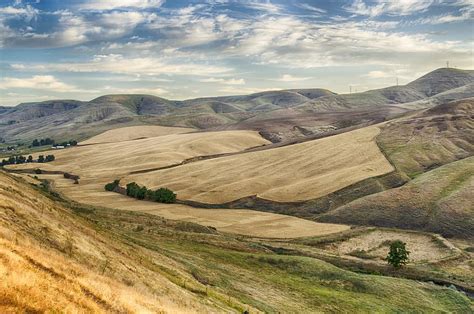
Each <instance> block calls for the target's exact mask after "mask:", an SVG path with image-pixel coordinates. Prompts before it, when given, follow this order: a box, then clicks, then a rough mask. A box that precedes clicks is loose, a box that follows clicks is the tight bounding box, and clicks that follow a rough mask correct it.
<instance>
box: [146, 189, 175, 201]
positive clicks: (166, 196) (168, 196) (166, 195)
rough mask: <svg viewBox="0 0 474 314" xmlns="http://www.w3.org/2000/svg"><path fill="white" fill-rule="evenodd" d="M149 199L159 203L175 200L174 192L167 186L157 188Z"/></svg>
mask: <svg viewBox="0 0 474 314" xmlns="http://www.w3.org/2000/svg"><path fill="white" fill-rule="evenodd" d="M151 195H152V197H151V200H152V201H155V202H160V203H169V204H170V203H174V202H176V193H174V192H173V191H171V190H170V189H167V188H159V189H158V190H156V191H154V192H152V193H151Z"/></svg>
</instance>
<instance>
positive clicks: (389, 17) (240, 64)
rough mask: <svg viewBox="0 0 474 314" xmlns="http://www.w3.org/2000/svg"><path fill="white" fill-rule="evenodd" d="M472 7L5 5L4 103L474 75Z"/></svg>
mask: <svg viewBox="0 0 474 314" xmlns="http://www.w3.org/2000/svg"><path fill="white" fill-rule="evenodd" d="M473 3H474V2H473V1H470V0H399V1H388V0H336V1H316V0H313V1H311V0H306V1H276V0H275V1H258V0H248V1H232V0H211V1H184V0H173V1H171V0H170V1H165V0H70V1H63V0H12V1H5V0H2V2H1V4H0V47H1V48H0V73H1V77H0V105H16V104H18V103H21V102H31V101H42V100H47V99H58V98H61V99H64V98H67V99H80V100H90V99H92V98H95V97H97V96H100V95H103V94H117V93H146V94H153V95H157V96H161V97H165V98H169V99H186V98H195V97H202V96H217V95H229V94H246V93H252V92H258V91H262V90H270V89H286V88H308V87H323V88H328V89H330V90H332V91H335V92H338V93H346V92H348V91H349V86H352V90H353V91H354V90H357V91H364V90H368V89H373V88H379V87H384V86H388V85H394V84H395V82H396V78H398V80H399V82H400V84H404V83H407V82H409V81H410V80H412V79H414V78H416V77H418V76H420V75H422V74H424V73H426V72H428V71H431V70H434V69H436V68H439V67H442V66H445V64H446V61H447V60H449V61H450V64H451V65H452V66H455V67H458V68H464V69H473V68H474V61H473V36H474V24H473V16H474V4H473Z"/></svg>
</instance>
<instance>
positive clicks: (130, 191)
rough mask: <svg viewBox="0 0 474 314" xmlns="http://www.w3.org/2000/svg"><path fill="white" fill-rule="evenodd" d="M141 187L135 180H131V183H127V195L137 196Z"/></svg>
mask: <svg viewBox="0 0 474 314" xmlns="http://www.w3.org/2000/svg"><path fill="white" fill-rule="evenodd" d="M139 189H140V187H139V186H138V184H136V183H135V182H130V183H129V184H127V195H128V196H131V197H135V198H136V197H137V192H138V190H139Z"/></svg>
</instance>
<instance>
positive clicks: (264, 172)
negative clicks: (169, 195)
mask: <svg viewBox="0 0 474 314" xmlns="http://www.w3.org/2000/svg"><path fill="white" fill-rule="evenodd" d="M378 133H379V129H378V128H377V127H375V126H372V127H367V128H362V129H358V130H355V131H351V132H347V133H343V134H339V135H335V136H332V137H328V138H323V139H319V140H313V141H308V142H304V143H299V144H294V145H290V146H284V147H278V148H272V149H268V150H262V151H255V152H248V153H243V154H238V155H233V156H226V157H220V158H216V159H208V160H203V161H198V162H194V163H188V164H185V165H181V166H179V167H174V168H170V169H163V170H156V171H152V172H147V173H138V174H133V175H130V176H127V177H126V178H125V181H126V182H132V181H136V182H137V183H139V184H142V185H145V186H147V187H150V188H157V187H160V186H167V187H169V188H171V189H172V190H174V191H176V192H177V194H178V198H179V199H184V200H191V201H197V202H202V203H213V204H219V203H225V202H230V201H234V200H237V199H240V198H244V197H248V196H253V195H256V196H257V197H260V198H264V199H269V200H273V201H277V202H295V201H301V200H309V199H314V198H317V197H321V196H324V195H326V194H328V193H331V192H334V191H337V190H339V189H341V188H343V187H345V186H348V185H350V184H353V183H356V182H358V181H361V180H363V179H366V178H370V177H373V176H378V175H382V174H385V173H388V172H391V171H392V170H393V168H392V166H391V165H390V163H389V162H388V161H387V160H386V159H385V157H384V156H383V154H382V153H381V152H380V151H379V149H378V147H377V145H376V144H375V141H374V138H375V137H376V136H377V134H378ZM126 182H124V183H123V184H125V183H126Z"/></svg>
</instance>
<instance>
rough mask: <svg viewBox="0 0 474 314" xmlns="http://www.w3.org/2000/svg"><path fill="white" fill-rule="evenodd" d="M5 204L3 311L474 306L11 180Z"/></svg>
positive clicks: (4, 188)
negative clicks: (87, 203)
mask: <svg viewBox="0 0 474 314" xmlns="http://www.w3.org/2000/svg"><path fill="white" fill-rule="evenodd" d="M36 184H38V183H36ZM0 200H1V202H0V209H1V210H0V235H1V239H0V252H1V254H2V255H1V256H2V259H1V262H0V274H2V281H1V283H0V296H1V300H2V302H1V303H0V310H1V311H2V312H24V311H29V312H44V311H61V310H64V309H67V310H68V311H71V312H76V311H79V312H80V311H85V312H98V313H106V312H145V311H152V312H165V313H167V312H170V313H176V312H191V313H195V312H200V313H202V312H229V313H233V312H235V313H241V312H243V311H244V310H247V311H250V312H251V313H256V312H260V311H264V312H278V311H285V312H288V311H298V312H308V311H314V310H315V309H316V310H318V311H321V312H333V311H344V312H354V311H360V310H362V311H380V312H390V311H400V310H402V311H413V312H418V311H421V312H432V311H446V312H469V311H470V310H471V309H472V302H471V301H470V300H469V299H468V298H467V297H466V296H464V295H463V294H461V293H459V292H457V291H454V290H452V289H448V288H445V287H439V286H435V285H434V284H431V283H421V282H417V281H411V280H406V279H399V278H390V277H383V276H375V275H364V274H357V273H353V272H350V271H346V270H342V269H340V268H338V267H335V266H332V265H330V264H328V263H326V262H323V261H321V260H318V259H315V258H311V257H302V256H297V255H292V256H289V255H277V254H275V253H273V252H272V251H271V250H269V249H268V248H267V247H265V246H263V245H261V244H259V243H258V242H252V241H245V240H242V239H241V238H234V237H232V236H229V235H225V234H220V233H217V232H215V230H213V229H211V228H207V227H204V226H200V225H196V224H191V223H184V222H173V221H168V220H164V219H162V218H159V217H156V216H152V215H148V214H144V213H133V212H128V211H115V210H108V209H101V208H94V207H88V206H84V205H79V204H76V203H71V202H68V201H64V200H63V199H61V198H60V197H58V195H57V194H55V193H54V192H53V193H51V192H48V191H47V189H45V188H41V187H40V186H39V184H38V186H33V185H30V184H27V183H26V182H24V181H23V180H21V179H16V178H13V177H11V176H9V175H6V174H5V173H4V172H0ZM25 278H26V279H27V280H25Z"/></svg>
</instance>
